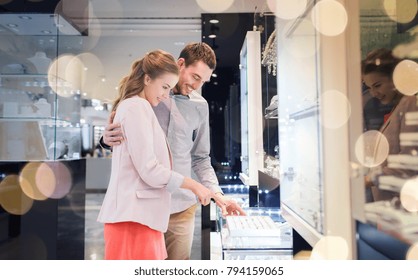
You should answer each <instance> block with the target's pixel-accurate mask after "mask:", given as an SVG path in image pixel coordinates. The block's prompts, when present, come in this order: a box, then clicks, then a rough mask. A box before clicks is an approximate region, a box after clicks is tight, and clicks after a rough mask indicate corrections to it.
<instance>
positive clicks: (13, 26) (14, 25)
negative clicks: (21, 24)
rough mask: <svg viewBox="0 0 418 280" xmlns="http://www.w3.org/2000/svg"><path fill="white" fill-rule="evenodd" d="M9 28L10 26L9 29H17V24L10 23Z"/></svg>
mask: <svg viewBox="0 0 418 280" xmlns="http://www.w3.org/2000/svg"><path fill="white" fill-rule="evenodd" d="M7 26H8V27H11V28H15V27H17V24H14V23H8V24H7Z"/></svg>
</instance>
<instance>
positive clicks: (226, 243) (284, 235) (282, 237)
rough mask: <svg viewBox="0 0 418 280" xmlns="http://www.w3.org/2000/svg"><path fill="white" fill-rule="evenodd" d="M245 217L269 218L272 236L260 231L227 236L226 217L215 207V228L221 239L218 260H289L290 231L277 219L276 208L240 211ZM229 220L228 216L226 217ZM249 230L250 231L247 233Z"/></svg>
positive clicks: (277, 212)
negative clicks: (219, 258) (220, 254)
mask: <svg viewBox="0 0 418 280" xmlns="http://www.w3.org/2000/svg"><path fill="white" fill-rule="evenodd" d="M243 209H244V211H245V212H246V213H247V215H248V216H241V217H232V218H239V219H241V218H248V217H252V216H253V217H257V219H256V220H257V221H258V218H261V217H265V216H267V217H269V218H271V220H272V221H273V222H274V224H275V226H276V227H277V230H276V229H275V232H276V231H277V234H276V235H273V234H267V235H266V234H265V230H263V229H257V230H254V229H247V232H245V229H243V232H242V234H239V235H238V236H237V235H236V234H235V233H231V230H230V229H229V228H228V222H227V218H225V217H223V216H222V215H221V213H220V212H219V208H218V207H217V228H218V231H219V233H220V236H221V238H220V239H221V244H222V245H221V248H222V259H225V260H290V259H292V257H293V250H292V245H293V243H292V228H291V227H290V226H289V224H287V223H286V222H285V221H284V220H283V218H282V217H281V213H280V209H279V208H266V207H251V208H246V207H244V208H243ZM230 218H231V217H230ZM250 231H251V232H250Z"/></svg>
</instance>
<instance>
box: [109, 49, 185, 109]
mask: <svg viewBox="0 0 418 280" xmlns="http://www.w3.org/2000/svg"><path fill="white" fill-rule="evenodd" d="M165 73H172V74H176V75H178V74H179V68H178V66H177V63H176V60H175V59H174V57H173V56H172V55H171V54H169V53H168V52H165V51H163V50H155V51H152V52H149V53H147V54H146V55H145V56H144V57H143V58H142V59H140V60H137V61H135V62H134V63H133V64H132V68H131V73H130V74H129V75H128V76H126V77H124V78H123V79H122V80H121V81H120V83H119V96H118V98H116V100H115V101H114V102H113V108H112V111H115V110H116V108H117V106H118V104H119V103H120V102H121V101H122V100H124V99H127V98H130V97H133V96H136V95H138V94H139V93H140V92H141V91H142V90H143V89H144V77H145V74H147V75H148V76H150V78H151V79H155V78H157V77H159V76H161V75H163V74H165Z"/></svg>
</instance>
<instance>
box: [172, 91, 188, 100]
mask: <svg viewBox="0 0 418 280" xmlns="http://www.w3.org/2000/svg"><path fill="white" fill-rule="evenodd" d="M170 97H173V98H180V99H190V96H188V95H183V94H174V92H173V90H171V91H170Z"/></svg>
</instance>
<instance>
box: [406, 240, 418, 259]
mask: <svg viewBox="0 0 418 280" xmlns="http://www.w3.org/2000/svg"><path fill="white" fill-rule="evenodd" d="M406 259H407V260H418V243H415V244H413V245H412V246H411V247H409V249H408V252H407V253H406Z"/></svg>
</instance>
